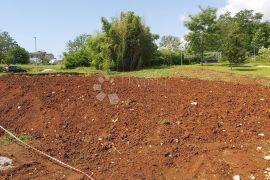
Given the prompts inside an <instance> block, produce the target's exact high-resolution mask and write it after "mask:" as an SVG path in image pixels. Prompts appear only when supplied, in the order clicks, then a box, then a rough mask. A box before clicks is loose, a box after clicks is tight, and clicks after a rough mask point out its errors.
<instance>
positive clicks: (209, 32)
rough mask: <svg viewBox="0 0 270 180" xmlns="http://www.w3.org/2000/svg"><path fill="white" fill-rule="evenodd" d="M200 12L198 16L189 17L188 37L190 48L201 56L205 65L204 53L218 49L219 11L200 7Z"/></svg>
mask: <svg viewBox="0 0 270 180" xmlns="http://www.w3.org/2000/svg"><path fill="white" fill-rule="evenodd" d="M200 10H201V11H200V12H199V13H198V14H196V15H194V16H192V15H190V16H189V19H188V20H187V21H186V22H185V26H186V27H187V28H188V29H189V31H190V32H189V33H188V34H187V35H186V40H187V41H188V44H189V48H190V49H191V50H192V51H193V52H195V54H198V55H199V54H200V55H201V63H202V64H203V55H204V52H205V51H213V50H216V49H217V44H218V43H217V41H218V39H217V26H216V21H217V15H216V13H217V10H216V9H213V8H210V7H207V8H205V9H203V8H201V7H200Z"/></svg>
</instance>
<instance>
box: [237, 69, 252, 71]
mask: <svg viewBox="0 0 270 180" xmlns="http://www.w3.org/2000/svg"><path fill="white" fill-rule="evenodd" d="M233 70H237V71H257V69H233Z"/></svg>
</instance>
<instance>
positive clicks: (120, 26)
mask: <svg viewBox="0 0 270 180" xmlns="http://www.w3.org/2000/svg"><path fill="white" fill-rule="evenodd" d="M102 30H103V33H104V34H105V36H106V37H107V38H108V41H109V43H110V44H109V49H110V53H109V54H110V59H109V60H110V61H111V64H115V66H116V69H117V70H119V71H130V70H135V69H138V68H140V67H143V66H146V65H148V64H150V62H151V60H152V59H153V57H154V54H155V52H156V51H157V46H156V44H155V43H154V41H155V40H156V39H157V38H158V36H157V35H154V34H152V33H151V32H150V29H149V27H147V26H146V25H145V24H144V23H143V22H142V19H141V17H139V16H136V15H135V14H134V12H131V11H129V12H127V13H123V12H122V13H121V14H120V17H115V18H112V21H111V22H109V21H108V20H106V19H105V18H102Z"/></svg>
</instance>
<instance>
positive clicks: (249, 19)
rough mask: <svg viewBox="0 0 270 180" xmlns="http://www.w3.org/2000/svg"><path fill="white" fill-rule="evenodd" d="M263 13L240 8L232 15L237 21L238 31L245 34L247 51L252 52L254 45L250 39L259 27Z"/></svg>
mask: <svg viewBox="0 0 270 180" xmlns="http://www.w3.org/2000/svg"><path fill="white" fill-rule="evenodd" d="M262 17H263V14H261V13H254V11H253V10H246V9H245V10H242V11H239V12H238V13H236V14H235V16H234V17H233V19H234V21H235V22H236V23H238V26H239V29H240V31H241V32H242V33H243V35H244V36H245V37H244V38H245V41H246V42H247V43H246V45H245V48H246V49H247V51H248V52H250V53H253V50H254V47H253V44H252V40H253V39H254V35H255V33H256V31H258V29H259V28H260V24H261V21H262Z"/></svg>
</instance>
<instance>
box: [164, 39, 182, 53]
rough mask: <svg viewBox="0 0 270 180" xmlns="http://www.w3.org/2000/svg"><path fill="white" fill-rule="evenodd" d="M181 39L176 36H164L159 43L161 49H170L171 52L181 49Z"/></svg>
mask: <svg viewBox="0 0 270 180" xmlns="http://www.w3.org/2000/svg"><path fill="white" fill-rule="evenodd" d="M181 44H182V43H181V40H180V38H179V37H175V36H171V35H169V36H163V37H162V38H161V41H160V43H159V47H160V49H164V50H169V51H171V52H179V51H181Z"/></svg>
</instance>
